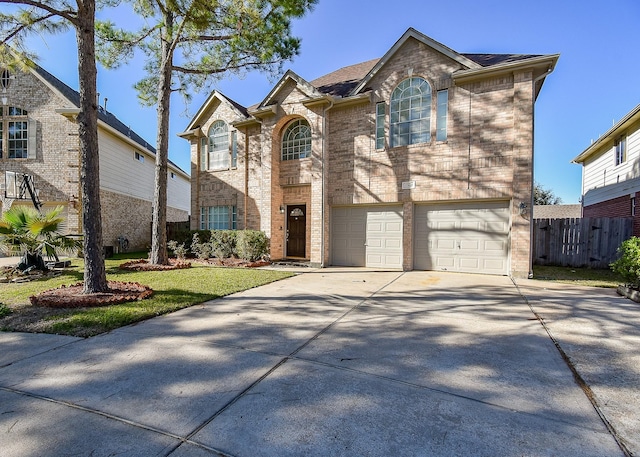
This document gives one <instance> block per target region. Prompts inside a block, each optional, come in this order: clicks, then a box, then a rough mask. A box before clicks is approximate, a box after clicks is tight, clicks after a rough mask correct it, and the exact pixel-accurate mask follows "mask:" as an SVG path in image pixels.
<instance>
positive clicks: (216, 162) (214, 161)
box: [208, 121, 229, 170]
mask: <svg viewBox="0 0 640 457" xmlns="http://www.w3.org/2000/svg"><path fill="white" fill-rule="evenodd" d="M227 168H229V129H228V127H227V123H226V122H224V121H215V122H214V123H213V124H212V125H211V127H210V128H209V167H208V169H209V170H224V169H227Z"/></svg>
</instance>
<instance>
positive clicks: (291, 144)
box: [282, 119, 311, 160]
mask: <svg viewBox="0 0 640 457" xmlns="http://www.w3.org/2000/svg"><path fill="white" fill-rule="evenodd" d="M309 156H311V127H310V126H309V123H308V122H307V121H306V120H304V119H297V120H295V121H293V122H292V123H291V124H289V125H288V126H287V128H286V130H285V131H284V135H283V136H282V160H295V159H304V158H306V157H309Z"/></svg>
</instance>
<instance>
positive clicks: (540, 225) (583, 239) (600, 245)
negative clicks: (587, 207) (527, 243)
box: [533, 217, 633, 268]
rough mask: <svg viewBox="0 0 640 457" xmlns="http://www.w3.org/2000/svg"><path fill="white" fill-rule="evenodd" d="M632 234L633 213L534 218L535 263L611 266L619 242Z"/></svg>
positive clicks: (567, 265) (569, 265)
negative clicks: (606, 215)
mask: <svg viewBox="0 0 640 457" xmlns="http://www.w3.org/2000/svg"><path fill="white" fill-rule="evenodd" d="M632 234H633V219H632V218H630V217H629V218H626V217H625V218H623V217H620V218H608V217H584V218H570V219H534V221H533V263H534V264H535V265H558V266H564V267H590V268H609V264H610V263H611V262H613V261H614V260H615V259H616V258H617V250H618V246H620V244H621V243H622V242H623V241H624V240H626V239H628V238H631V236H632Z"/></svg>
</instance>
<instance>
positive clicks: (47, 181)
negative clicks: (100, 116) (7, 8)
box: [0, 72, 81, 233]
mask: <svg viewBox="0 0 640 457" xmlns="http://www.w3.org/2000/svg"><path fill="white" fill-rule="evenodd" d="M14 75H15V79H13V80H12V81H11V84H10V86H9V88H8V90H7V92H6V94H3V95H5V96H6V97H7V105H8V106H15V107H18V108H22V109H24V110H26V111H27V115H28V119H29V124H30V125H29V128H33V127H35V128H36V157H35V158H29V159H10V158H8V157H7V154H6V152H5V154H4V156H3V158H2V159H0V173H1V176H0V179H1V180H2V182H3V183H4V173H5V171H14V172H18V173H28V174H30V175H32V176H33V178H34V184H35V187H36V190H37V191H38V193H39V198H40V201H41V202H43V203H46V204H47V206H48V207H54V206H57V205H62V206H65V207H66V206H68V203H69V202H70V201H71V200H74V197H75V199H77V197H78V196H79V195H80V192H79V158H78V151H79V143H78V127H77V125H76V124H75V123H74V122H72V121H71V120H69V119H67V118H65V117H63V116H62V115H60V114H59V113H56V112H55V110H56V109H58V108H61V107H64V106H68V102H67V101H66V100H64V99H62V98H60V97H58V96H56V95H55V94H54V93H53V92H52V91H51V90H50V89H49V88H48V87H47V86H45V85H44V84H43V83H42V82H41V81H40V80H39V79H38V78H37V77H36V76H34V75H33V74H32V73H30V72H27V73H22V72H15V73H14ZM3 199H4V194H3ZM8 203H9V202H8V201H6V202H5V204H4V205H3V210H4V209H8V208H7V207H8V206H9V205H8ZM66 214H67V221H66V225H67V232H68V233H79V232H80V231H81V222H80V221H81V217H80V214H79V212H78V211H77V210H75V209H74V208H73V207H72V205H69V208H68V211H66Z"/></svg>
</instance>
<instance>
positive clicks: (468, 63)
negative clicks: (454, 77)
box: [351, 27, 481, 95]
mask: <svg viewBox="0 0 640 457" xmlns="http://www.w3.org/2000/svg"><path fill="white" fill-rule="evenodd" d="M410 38H413V39H416V40H418V41H420V42H421V43H422V44H424V45H426V46H428V47H430V48H432V49H435V50H436V51H438V52H440V53H441V54H444V55H445V56H447V57H449V58H450V59H452V60H455V61H456V62H458V63H460V64H461V65H462V66H463V67H465V68H470V69H476V68H481V65H480V64H478V63H476V62H474V61H473V60H471V59H469V58H467V57H465V56H464V55H463V54H459V53H457V52H455V51H454V50H453V49H451V48H448V47H447V46H445V45H443V44H442V43H439V42H437V41H436V40H434V39H432V38H429V37H428V36H426V35H425V34H423V33H420V32H418V31H417V30H416V29H414V28H413V27H409V28H408V29H407V31H406V32H404V34H403V35H402V36H401V37H400V39H399V40H398V41H396V43H395V44H394V45H393V46H392V47H391V49H389V50H388V51H387V53H386V54H385V55H384V56H382V58H381V59H380V60H379V61H378V62H377V63H376V64H375V65H374V66H373V68H372V69H371V70H370V71H369V72H368V73H367V75H366V76H364V77H363V78H362V80H361V81H360V82H359V84H357V85H356V86H355V87H354V88H353V90H352V91H351V94H352V95H355V94H357V93H358V92H360V91H361V90H362V89H363V88H364V87H366V85H367V84H368V83H369V81H370V80H371V79H372V78H373V77H374V76H375V75H376V74H377V73H378V71H379V70H380V69H381V68H382V67H383V66H384V65H385V64H386V63H387V62H388V61H389V59H391V57H392V56H393V55H394V54H395V53H396V52H397V51H398V49H400V48H401V47H402V45H404V44H405V43H406V42H407V41H408V40H409V39H410Z"/></svg>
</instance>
